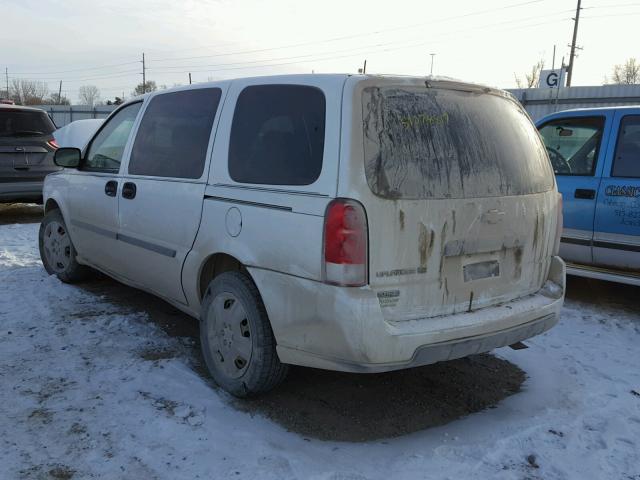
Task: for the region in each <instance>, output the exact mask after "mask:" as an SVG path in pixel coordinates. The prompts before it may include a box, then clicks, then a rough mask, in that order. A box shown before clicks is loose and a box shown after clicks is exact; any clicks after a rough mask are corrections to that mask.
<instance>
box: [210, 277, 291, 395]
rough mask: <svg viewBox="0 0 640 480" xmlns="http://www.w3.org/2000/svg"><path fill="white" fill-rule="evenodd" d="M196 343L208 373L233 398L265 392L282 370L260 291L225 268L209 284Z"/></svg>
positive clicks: (281, 375)
mask: <svg viewBox="0 0 640 480" xmlns="http://www.w3.org/2000/svg"><path fill="white" fill-rule="evenodd" d="M200 343H201V345H202V353H203V355H204V358H205V361H206V363H207V367H208V369H209V372H210V373H211V376H212V377H213V378H214V380H215V381H216V383H217V384H218V385H220V386H221V387H222V388H224V389H225V390H226V391H228V392H229V393H231V394H232V395H235V396H236V397H249V396H252V395H257V394H260V393H264V392H266V391H268V390H271V389H272V388H274V387H275V386H276V385H278V384H279V383H280V382H282V381H283V380H284V378H285V376H286V374H287V371H288V367H287V365H285V364H283V363H280V360H279V359H278V354H277V353H276V342H275V338H274V336H273V332H272V330H271V324H270V323H269V318H268V317H267V312H266V310H265V308H264V304H263V303H262V299H261V298H260V293H259V292H258V289H257V288H256V286H255V285H254V283H253V282H252V280H251V278H249V276H248V275H246V274H245V273H242V272H225V273H222V274H221V275H219V276H217V277H216V278H215V279H213V280H212V281H211V283H210V284H209V288H207V291H206V293H205V296H204V299H203V301H202V310H201V314H200Z"/></svg>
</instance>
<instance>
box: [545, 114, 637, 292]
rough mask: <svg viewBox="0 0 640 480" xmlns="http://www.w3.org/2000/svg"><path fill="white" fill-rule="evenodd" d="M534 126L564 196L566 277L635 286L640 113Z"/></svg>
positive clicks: (563, 118)
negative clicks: (536, 128)
mask: <svg viewBox="0 0 640 480" xmlns="http://www.w3.org/2000/svg"><path fill="white" fill-rule="evenodd" d="M536 125H537V127H538V130H539V132H540V135H541V136H542V139H543V141H544V143H545V146H546V148H547V152H548V153H549V158H550V159H551V163H552V165H553V169H554V171H555V174H556V178H557V181H558V191H560V193H562V196H563V201H564V230H563V232H562V240H561V244H560V256H561V257H562V258H564V260H565V261H566V262H567V273H569V274H573V275H579V276H583V277H591V278H598V279H601V280H610V281H615V282H622V283H628V284H632V285H640V107H606V108H589V109H577V110H565V111H562V112H557V113H554V114H551V115H548V116H546V117H544V118H542V119H541V120H539V121H538V122H537V124H536Z"/></svg>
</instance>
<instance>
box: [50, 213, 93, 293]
mask: <svg viewBox="0 0 640 480" xmlns="http://www.w3.org/2000/svg"><path fill="white" fill-rule="evenodd" d="M52 235H55V236H57V237H58V239H57V240H58V242H57V243H56V244H54V245H53V246H52V245H51V243H50V241H49V239H51V237H52ZM51 241H53V240H51ZM38 246H39V248H40V259H41V260H42V265H44V269H45V270H46V271H47V273H48V274H49V275H55V276H57V277H58V278H59V279H60V280H62V281H63V282H65V283H76V282H80V281H82V280H85V279H86V278H87V277H88V276H89V274H90V272H91V270H90V269H89V267H86V266H84V265H80V264H79V263H78V262H77V260H76V254H77V253H76V249H75V247H74V246H73V242H72V241H71V237H70V236H69V231H68V229H67V225H66V223H65V221H64V218H62V213H61V212H60V210H58V209H54V210H50V211H49V212H48V213H47V214H46V215H45V216H44V218H43V219H42V222H40V232H39V234H38Z"/></svg>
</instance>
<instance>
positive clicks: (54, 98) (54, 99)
mask: <svg viewBox="0 0 640 480" xmlns="http://www.w3.org/2000/svg"><path fill="white" fill-rule="evenodd" d="M44 104H45V105H71V101H70V100H69V99H68V98H67V97H65V96H64V95H60V96H58V93H57V92H56V93H53V94H51V96H50V97H49V98H46V99H45V100H44Z"/></svg>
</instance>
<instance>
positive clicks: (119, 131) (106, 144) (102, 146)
mask: <svg viewBox="0 0 640 480" xmlns="http://www.w3.org/2000/svg"><path fill="white" fill-rule="evenodd" d="M141 106H142V102H136V103H132V104H130V105H127V106H125V107H122V108H121V109H120V110H118V111H117V112H116V114H115V115H114V116H113V117H111V118H110V119H109V120H108V121H107V123H106V124H105V125H104V126H103V127H102V129H101V130H100V131H99V132H98V134H97V135H96V136H95V137H94V138H93V140H92V141H91V145H89V149H88V150H87V154H86V155H85V159H84V163H83V165H82V168H83V169H87V170H100V171H103V170H104V171H109V172H117V171H118V170H119V169H120V163H121V162H122V155H123V154H124V148H125V146H126V145H127V140H128V139H129V134H130V133H131V129H132V128H133V124H134V123H135V121H136V117H137V116H138V112H139V111H140V107H141Z"/></svg>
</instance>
